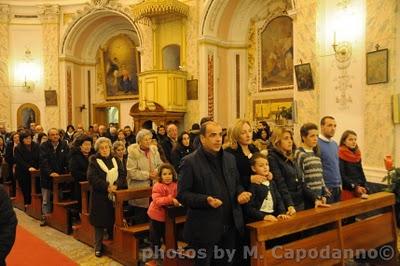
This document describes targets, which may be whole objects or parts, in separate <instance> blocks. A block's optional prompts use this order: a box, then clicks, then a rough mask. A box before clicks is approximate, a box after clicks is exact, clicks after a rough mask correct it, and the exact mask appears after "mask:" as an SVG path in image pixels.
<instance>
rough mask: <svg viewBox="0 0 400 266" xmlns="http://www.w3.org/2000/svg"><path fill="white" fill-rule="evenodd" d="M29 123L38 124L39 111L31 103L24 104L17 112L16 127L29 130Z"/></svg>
mask: <svg viewBox="0 0 400 266" xmlns="http://www.w3.org/2000/svg"><path fill="white" fill-rule="evenodd" d="M30 123H36V124H40V111H39V108H38V107H37V106H36V105H34V104H33V103H25V104H23V105H21V106H20V107H19V108H18V110H17V126H18V127H21V126H22V127H25V128H29V126H30Z"/></svg>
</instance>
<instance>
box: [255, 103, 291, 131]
mask: <svg viewBox="0 0 400 266" xmlns="http://www.w3.org/2000/svg"><path fill="white" fill-rule="evenodd" d="M293 118H294V116H293V99H292V98H283V99H263V100H254V101H253V119H254V120H266V121H268V123H272V125H274V124H275V125H286V124H287V123H288V121H289V120H291V121H292V120H293Z"/></svg>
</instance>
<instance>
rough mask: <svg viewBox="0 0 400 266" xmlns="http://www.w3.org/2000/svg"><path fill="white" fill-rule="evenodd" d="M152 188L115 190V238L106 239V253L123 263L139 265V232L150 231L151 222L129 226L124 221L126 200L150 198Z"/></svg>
mask: <svg viewBox="0 0 400 266" xmlns="http://www.w3.org/2000/svg"><path fill="white" fill-rule="evenodd" d="M151 191H152V188H145V189H124V190H118V191H116V192H115V224H114V239H113V240H112V241H104V242H103V244H104V247H105V253H106V255H108V256H110V257H112V258H113V259H115V260H117V261H119V262H120V263H122V264H123V265H137V264H138V263H139V239H138V238H137V234H138V233H143V232H148V230H149V224H148V223H145V224H135V225H132V226H127V225H126V221H124V208H123V205H124V202H126V201H128V200H132V199H141V198H150V197H151Z"/></svg>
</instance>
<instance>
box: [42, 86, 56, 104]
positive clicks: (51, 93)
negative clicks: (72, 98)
mask: <svg viewBox="0 0 400 266" xmlns="http://www.w3.org/2000/svg"><path fill="white" fill-rule="evenodd" d="M44 98H45V102H46V106H57V92H56V91H55V90H47V91H44Z"/></svg>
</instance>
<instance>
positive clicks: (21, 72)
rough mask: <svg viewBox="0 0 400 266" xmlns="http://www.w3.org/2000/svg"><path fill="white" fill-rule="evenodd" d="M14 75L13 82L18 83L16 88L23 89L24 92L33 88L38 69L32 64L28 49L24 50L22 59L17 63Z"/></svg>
mask: <svg viewBox="0 0 400 266" xmlns="http://www.w3.org/2000/svg"><path fill="white" fill-rule="evenodd" d="M14 75H15V80H16V81H17V82H18V87H23V88H24V89H26V90H32V89H34V88H35V81H36V80H38V79H39V75H40V69H39V66H38V65H37V64H35V63H34V61H33V58H32V53H31V51H30V50H29V49H28V48H27V49H26V50H25V56H24V58H23V59H22V60H21V62H19V63H17V65H16V67H15V70H14ZM19 84H21V85H19Z"/></svg>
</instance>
